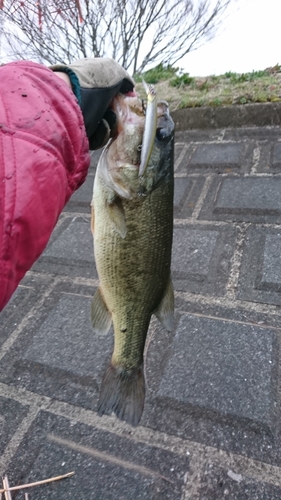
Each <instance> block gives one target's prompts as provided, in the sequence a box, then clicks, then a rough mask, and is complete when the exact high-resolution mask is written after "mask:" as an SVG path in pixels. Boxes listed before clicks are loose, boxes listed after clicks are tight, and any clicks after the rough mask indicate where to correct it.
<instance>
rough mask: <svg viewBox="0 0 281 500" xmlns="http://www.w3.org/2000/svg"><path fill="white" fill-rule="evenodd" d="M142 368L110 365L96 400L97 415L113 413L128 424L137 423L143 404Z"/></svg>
mask: <svg viewBox="0 0 281 500" xmlns="http://www.w3.org/2000/svg"><path fill="white" fill-rule="evenodd" d="M144 397H145V384H144V375H143V368H142V367H139V368H136V369H134V370H126V369H124V368H121V367H114V366H113V365H110V366H109V368H108V369H107V371H106V373H105V376H104V378H103V381H102V384H101V390H100V397H99V402H98V413H99V415H104V414H107V415H110V414H111V413H112V412H114V413H115V415H116V416H117V418H119V419H120V420H124V421H125V422H127V423H128V424H130V425H133V426H136V425H138V423H139V421H140V419H141V416H142V412H143V406H144Z"/></svg>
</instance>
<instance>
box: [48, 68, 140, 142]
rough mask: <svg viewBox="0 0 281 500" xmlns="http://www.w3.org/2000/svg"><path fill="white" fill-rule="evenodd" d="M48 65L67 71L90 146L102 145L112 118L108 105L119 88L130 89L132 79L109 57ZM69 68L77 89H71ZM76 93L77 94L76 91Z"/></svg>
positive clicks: (112, 113)
mask: <svg viewBox="0 0 281 500" xmlns="http://www.w3.org/2000/svg"><path fill="white" fill-rule="evenodd" d="M51 69H52V70H53V71H64V72H65V73H67V74H68V76H69V77H70V80H71V83H72V87H73V90H74V92H75V90H76V92H75V93H76V95H77V94H79V90H80V94H81V109H82V113H83V117H84V123H85V127H86V132H87V136H88V139H89V144H90V149H99V148H101V147H103V146H104V145H105V144H106V143H107V141H108V139H109V137H110V136H111V134H112V131H113V130H114V125H115V122H116V116H115V113H114V112H113V111H112V110H111V109H110V108H109V105H110V103H111V101H112V99H113V98H114V97H115V96H116V95H117V94H118V93H119V92H121V93H122V94H127V93H129V92H132V91H133V89H134V86H135V84H134V81H133V79H132V78H131V77H130V75H129V73H127V71H126V70H125V69H124V68H122V66H120V65H119V64H118V63H117V62H116V61H114V60H113V59H109V58H85V59H79V60H78V61H75V62H73V63H72V64H69V65H67V66H64V65H60V64H58V65H56V66H52V67H51ZM72 72H74V73H75V75H76V76H77V78H78V81H79V85H80V89H79V88H78V89H77V88H76V89H75V77H74V78H73V74H72ZM77 87H78V85H77ZM77 90H78V92H77ZM77 97H78V98H79V95H77Z"/></svg>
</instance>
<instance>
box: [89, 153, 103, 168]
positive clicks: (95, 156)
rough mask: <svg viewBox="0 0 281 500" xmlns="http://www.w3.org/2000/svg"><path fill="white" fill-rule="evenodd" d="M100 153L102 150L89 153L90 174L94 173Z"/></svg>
mask: <svg viewBox="0 0 281 500" xmlns="http://www.w3.org/2000/svg"><path fill="white" fill-rule="evenodd" d="M101 153H102V149H98V150H97V151H91V164H90V170H91V172H94V171H95V170H96V168H97V165H98V162H99V159H100V155H101Z"/></svg>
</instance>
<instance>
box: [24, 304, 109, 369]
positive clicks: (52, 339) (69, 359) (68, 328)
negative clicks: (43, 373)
mask: <svg viewBox="0 0 281 500" xmlns="http://www.w3.org/2000/svg"><path fill="white" fill-rule="evenodd" d="M90 309H91V299H87V298H85V297H77V296H74V295H63V296H62V297H61V298H60V300H59V303H58V304H57V305H56V307H55V308H54V309H53V310H52V311H51V312H50V314H49V315H48V317H47V318H46V320H45V321H44V323H42V325H41V326H40V328H39V329H38V331H37V332H36V334H35V335H34V336H33V338H32V341H31V342H30V343H29V345H28V347H27V349H26V350H25V352H24V353H23V359H26V360H29V361H33V362H35V363H40V364H42V365H46V366H48V367H50V368H57V369H62V370H66V371H70V372H71V373H72V374H77V375H79V376H81V377H87V376H88V375H89V376H94V375H95V374H96V373H98V372H99V371H101V369H102V361H101V359H102V355H104V354H105V353H106V352H108V353H109V352H110V349H111V348H112V332H111V334H108V335H106V336H105V337H104V338H102V339H101V338H100V337H99V336H97V335H95V334H94V333H93V330H92V327H91V322H90Z"/></svg>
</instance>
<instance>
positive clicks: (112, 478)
mask: <svg viewBox="0 0 281 500" xmlns="http://www.w3.org/2000/svg"><path fill="white" fill-rule="evenodd" d="M61 439H63V440H64V441H63V442H62V441H61ZM66 441H67V443H66ZM81 447H83V448H81ZM188 467H189V464H188V458H187V457H179V456H177V455H176V454H174V453H171V452H168V451H164V450H161V449H159V448H155V447H153V446H148V445H145V444H141V443H137V442H134V441H132V440H131V439H130V437H129V436H128V437H126V436H123V437H120V436H117V435H115V434H112V433H110V432H103V431H100V430H97V429H95V428H93V427H87V426H86V425H82V424H76V423H75V422H71V421H69V420H67V419H63V418H59V417H54V416H52V415H50V414H49V413H47V412H41V413H40V415H39V416H38V418H37V420H36V421H35V422H34V424H33V425H32V428H31V429H30V431H29V433H28V435H27V436H26V438H25V439H24V441H23V443H22V444H21V446H20V450H19V451H18V453H17V454H16V456H15V457H14V460H13V461H12V463H11V465H10V467H9V471H8V473H9V478H10V484H11V483H12V481H13V483H17V482H19V480H20V481H29V482H31V481H34V480H35V479H41V478H46V477H52V476H56V475H58V474H64V473H66V472H69V471H72V470H75V475H74V476H73V477H72V478H71V479H67V480H65V481H58V482H56V483H53V484H51V485H45V486H41V487H37V488H34V489H32V490H31V492H30V495H32V500H39V499H42V498H48V500H51V499H57V498H59V499H60V500H69V499H70V498H79V500H89V498H95V499H100V500H101V499H108V500H110V499H111V500H113V499H117V498H118V499H120V500H121V499H122V500H132V499H139V500H143V499H147V500H151V499H152V498H153V499H155V500H156V499H159V500H160V499H161V500H162V499H163V498H165V499H167V500H168V499H169V500H180V499H181V493H182V491H181V490H182V487H183V478H184V474H185V473H186V471H187V470H188ZM21 495H22V493H21ZM15 498H16V499H20V498H21V496H20V494H18V495H17V496H16V497H15Z"/></svg>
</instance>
